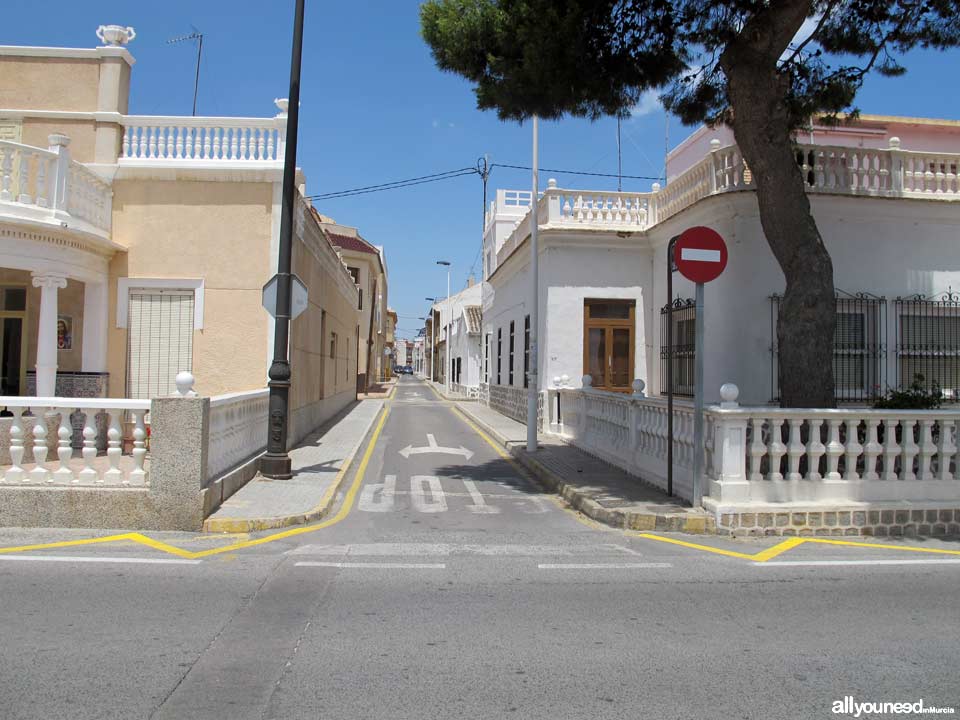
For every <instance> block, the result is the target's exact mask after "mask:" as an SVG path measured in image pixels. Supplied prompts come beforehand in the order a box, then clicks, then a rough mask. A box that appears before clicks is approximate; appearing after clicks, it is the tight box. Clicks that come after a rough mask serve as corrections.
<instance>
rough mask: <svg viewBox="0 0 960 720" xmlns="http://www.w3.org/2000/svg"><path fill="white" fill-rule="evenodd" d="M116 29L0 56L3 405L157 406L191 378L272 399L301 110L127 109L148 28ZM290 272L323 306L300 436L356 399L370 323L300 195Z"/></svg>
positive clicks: (307, 354)
mask: <svg viewBox="0 0 960 720" xmlns="http://www.w3.org/2000/svg"><path fill="white" fill-rule="evenodd" d="M101 32H102V36H101V40H102V41H103V42H104V44H103V45H102V46H100V47H95V48H89V49H86V48H84V49H73V48H44V47H9V46H0V319H2V323H0V326H2V328H0V329H2V334H0V375H2V389H0V394H2V395H32V394H37V395H40V396H54V395H56V396H88V397H99V396H105V397H129V398H145V397H152V396H157V395H166V394H169V393H170V392H172V391H173V378H174V377H175V375H176V374H177V373H178V372H179V371H182V370H190V371H191V372H192V373H193V374H194V376H195V377H196V390H197V391H198V392H200V393H201V394H202V395H218V394H223V393H228V392H236V391H242V390H251V389H255V388H262V387H264V386H265V384H266V378H267V370H268V367H269V364H270V360H271V359H272V356H273V321H272V319H271V318H270V316H269V315H268V314H267V313H266V311H265V310H264V309H263V307H262V306H261V288H262V286H263V285H264V284H265V283H266V282H267V281H268V280H269V279H270V277H271V276H272V275H273V274H274V273H275V272H276V269H277V250H278V241H279V240H278V238H279V227H280V199H281V176H282V172H283V156H284V147H285V128H286V112H285V108H286V102H285V101H283V100H278V101H276V105H277V108H278V109H279V112H278V113H277V114H276V115H275V116H274V117H267V118H211V117H168V116H135V115H130V114H128V98H129V92H130V83H131V75H132V73H133V68H134V58H133V56H132V55H131V54H130V52H129V51H128V50H127V48H126V47H125V45H126V43H127V42H128V41H129V40H131V39H132V36H133V33H132V31H130V30H129V29H127V28H120V27H117V26H109V27H107V28H101ZM298 183H299V184H300V187H301V192H303V191H304V190H303V188H304V186H303V183H304V180H303V178H302V176H301V177H300V178H299V179H298ZM380 257H381V255H380V253H379V252H378V253H376V258H378V259H379V258H380ZM293 265H294V272H295V273H296V274H297V275H299V277H300V278H301V279H302V280H303V282H304V283H305V284H306V285H307V287H308V290H309V305H308V308H307V310H306V311H305V312H304V313H303V314H302V315H300V316H299V317H298V318H296V319H295V320H294V321H293V323H292V328H291V339H290V358H291V363H292V369H293V386H292V388H291V428H290V439H291V441H295V440H296V439H297V438H298V437H301V436H302V435H303V434H305V433H306V432H309V431H310V430H312V429H313V428H314V427H315V426H316V425H317V424H319V423H320V422H322V421H323V420H325V419H326V418H328V417H329V416H331V415H332V414H334V413H335V412H336V411H338V410H339V409H341V408H342V407H344V406H345V405H346V404H348V403H349V402H352V401H353V400H354V399H355V391H356V387H357V379H356V375H357V358H358V338H357V328H358V325H359V324H360V322H361V320H360V312H359V310H358V307H357V306H358V294H359V293H358V289H357V287H356V285H355V284H354V281H353V279H352V278H351V276H350V273H349V272H348V270H347V268H346V266H345V265H344V263H343V262H342V261H341V259H340V257H339V255H338V253H337V251H336V250H335V249H334V247H333V246H332V245H331V244H330V242H329V241H328V239H327V236H326V235H325V234H324V232H323V231H322V230H321V227H320V223H319V222H318V220H317V217H316V214H315V213H314V212H313V211H312V208H310V206H309V203H308V202H307V201H306V200H304V199H303V197H302V196H301V197H299V198H298V202H297V206H296V209H295V240H294V247H293ZM382 275H383V280H381V281H380V285H379V287H378V289H377V292H378V293H382V295H383V298H384V300H385V298H386V289H385V287H384V286H385V273H382ZM364 350H366V349H365V348H364ZM367 355H368V353H367V352H364V351H361V352H360V356H361V358H363V357H366V356H367Z"/></svg>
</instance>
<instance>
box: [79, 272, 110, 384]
mask: <svg viewBox="0 0 960 720" xmlns="http://www.w3.org/2000/svg"><path fill="white" fill-rule="evenodd" d="M80 362H81V366H80V369H81V370H83V372H106V370H107V284H106V283H105V282H103V283H86V285H85V286H84V289H83V354H82V356H81V360H80Z"/></svg>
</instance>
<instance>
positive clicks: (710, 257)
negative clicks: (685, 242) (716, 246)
mask: <svg viewBox="0 0 960 720" xmlns="http://www.w3.org/2000/svg"><path fill="white" fill-rule="evenodd" d="M680 259H681V260H697V261H699V262H717V263H718V262H720V251H719V250H703V249H700V248H680Z"/></svg>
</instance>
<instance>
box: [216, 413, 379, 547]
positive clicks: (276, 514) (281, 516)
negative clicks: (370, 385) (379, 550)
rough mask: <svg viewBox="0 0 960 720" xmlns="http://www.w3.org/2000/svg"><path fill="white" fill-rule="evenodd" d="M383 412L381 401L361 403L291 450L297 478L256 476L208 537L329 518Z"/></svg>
mask: <svg viewBox="0 0 960 720" xmlns="http://www.w3.org/2000/svg"><path fill="white" fill-rule="evenodd" d="M382 407H383V401H382V400H362V401H360V402H358V403H357V404H355V405H353V406H351V407H349V408H347V410H346V411H345V412H343V413H341V414H340V415H338V416H336V417H334V418H333V419H332V420H331V421H330V422H329V423H327V424H326V425H324V426H323V427H321V428H319V429H318V430H317V431H315V432H314V433H312V434H311V435H308V436H307V437H306V438H304V439H303V440H302V441H301V443H300V445H298V446H297V447H295V448H293V449H292V450H290V459H291V460H292V462H293V478H291V479H290V480H270V479H268V478H265V477H263V476H262V475H257V476H256V477H255V478H254V479H253V480H251V481H250V482H248V483H247V484H246V485H244V486H243V487H242V488H240V490H238V491H237V492H236V493H234V494H233V496H231V497H230V499H229V500H227V501H226V502H225V503H223V505H221V506H220V507H219V508H218V509H217V511H216V512H215V513H213V514H212V515H210V517H208V518H207V519H206V520H205V521H204V523H203V529H204V531H205V532H255V531H257V530H268V529H270V528H279V527H286V526H288V525H303V524H305V523H309V522H313V521H314V520H319V519H320V518H322V517H324V516H325V515H326V514H327V512H328V511H329V510H330V507H331V506H332V505H333V501H334V499H335V498H336V495H337V490H338V489H339V487H340V483H341V482H342V481H343V478H344V477H345V476H346V472H345V470H346V468H348V467H349V465H350V461H351V460H352V458H353V455H354V453H356V451H357V448H358V447H359V446H360V443H361V442H362V441H363V438H364V437H366V435H367V432H368V431H369V430H370V427H371V426H372V425H373V423H374V421H375V420H376V419H377V416H378V415H379V413H380V409H381V408H382Z"/></svg>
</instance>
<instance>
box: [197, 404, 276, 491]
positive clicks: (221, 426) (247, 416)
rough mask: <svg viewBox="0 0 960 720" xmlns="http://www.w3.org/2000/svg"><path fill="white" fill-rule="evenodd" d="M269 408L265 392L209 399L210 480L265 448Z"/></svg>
mask: <svg viewBox="0 0 960 720" xmlns="http://www.w3.org/2000/svg"><path fill="white" fill-rule="evenodd" d="M269 406H270V391H269V390H267V389H263V390H252V391H250V392H241V393H229V394H227V395H218V396H217V397H213V398H210V443H209V446H208V450H207V477H208V478H209V479H213V478H216V477H217V476H219V475H222V474H223V473H224V472H226V471H227V470H229V469H231V468H233V467H235V466H236V465H239V464H240V463H242V462H243V461H245V460H247V459H249V458H252V457H254V456H255V455H258V454H259V453H261V452H262V451H263V450H264V449H266V446H267V417H268V411H269Z"/></svg>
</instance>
